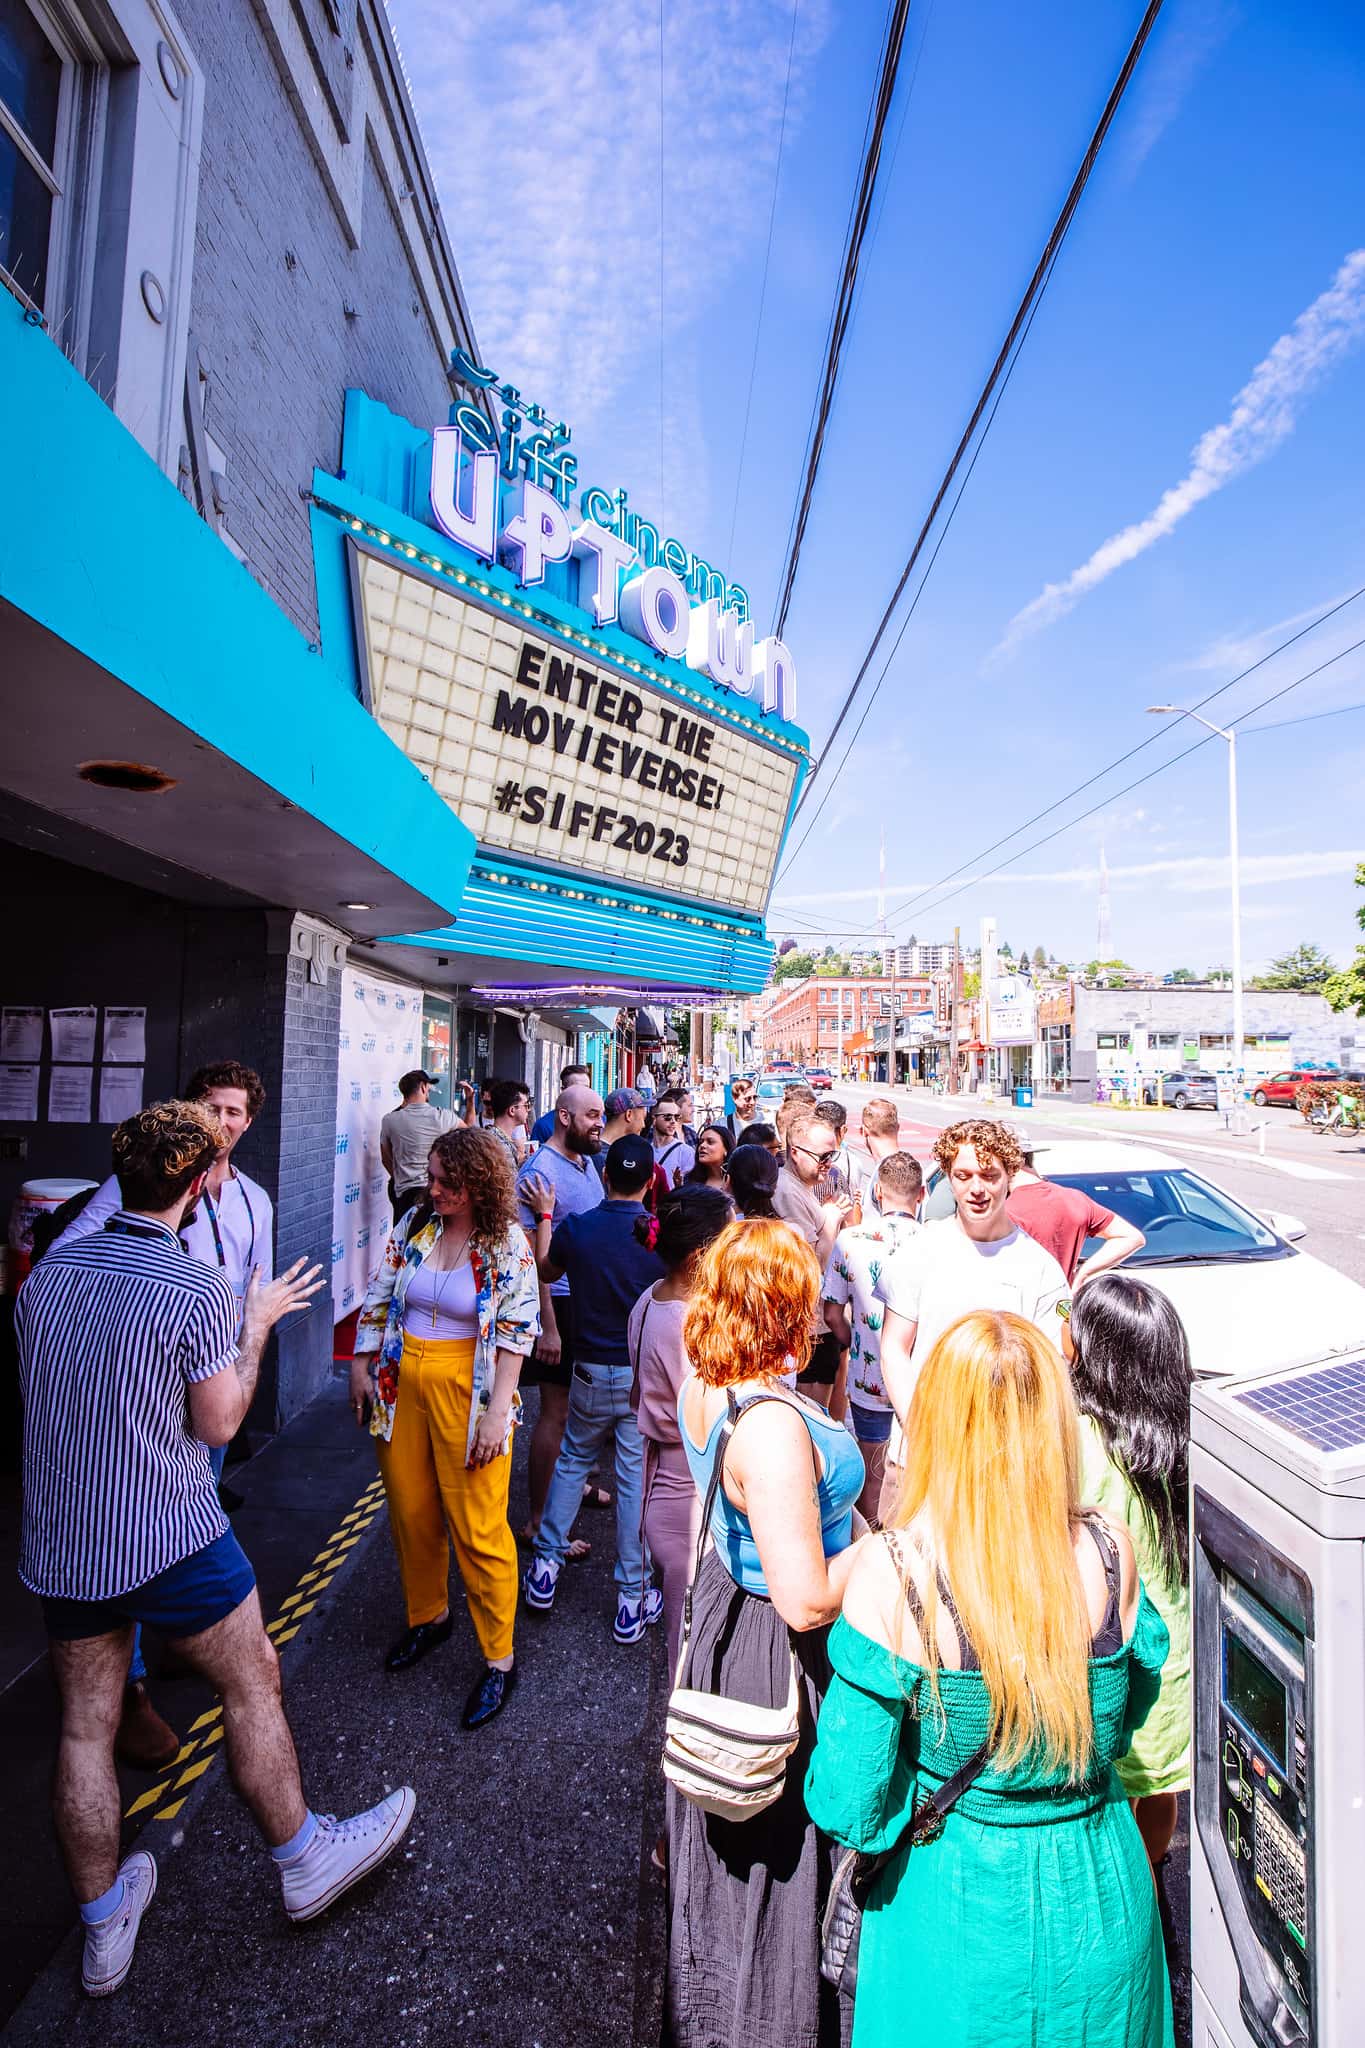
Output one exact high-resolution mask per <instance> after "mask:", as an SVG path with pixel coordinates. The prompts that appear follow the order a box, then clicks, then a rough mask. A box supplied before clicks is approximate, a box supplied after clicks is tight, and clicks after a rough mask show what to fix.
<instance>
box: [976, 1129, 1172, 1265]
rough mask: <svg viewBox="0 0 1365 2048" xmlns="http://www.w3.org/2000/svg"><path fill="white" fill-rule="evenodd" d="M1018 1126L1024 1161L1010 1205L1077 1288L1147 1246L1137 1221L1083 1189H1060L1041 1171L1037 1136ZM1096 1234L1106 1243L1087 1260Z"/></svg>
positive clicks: (1021, 1224) (1016, 1218) (1021, 1225)
mask: <svg viewBox="0 0 1365 2048" xmlns="http://www.w3.org/2000/svg"><path fill="white" fill-rule="evenodd" d="M1013 1130H1014V1135H1015V1138H1016V1139H1017V1140H1018V1144H1019V1149H1020V1151H1021V1152H1022V1153H1023V1155H1024V1164H1023V1166H1022V1167H1021V1168H1020V1170H1019V1172H1018V1173H1016V1174H1015V1176H1014V1179H1013V1181H1012V1183H1011V1185H1010V1192H1009V1200H1008V1201H1007V1202H1006V1204H1005V1206H1006V1208H1007V1209H1008V1210H1009V1213H1010V1215H1011V1216H1012V1217H1013V1218H1014V1221H1015V1222H1016V1223H1017V1224H1018V1225H1019V1228H1020V1229H1021V1230H1026V1231H1027V1232H1028V1234H1029V1236H1030V1237H1031V1238H1033V1239H1034V1240H1035V1242H1036V1243H1038V1244H1040V1245H1042V1246H1043V1248H1044V1250H1046V1251H1050V1252H1051V1254H1052V1256H1053V1258H1054V1259H1055V1260H1056V1261H1057V1264H1058V1265H1059V1266H1060V1267H1061V1269H1062V1271H1063V1272H1064V1273H1065V1274H1066V1277H1067V1279H1068V1280H1069V1281H1070V1282H1071V1284H1072V1286H1073V1287H1080V1286H1082V1285H1083V1284H1084V1282H1085V1281H1087V1280H1092V1279H1093V1278H1094V1276H1095V1275H1096V1273H1103V1272H1104V1271H1105V1270H1106V1268H1107V1267H1109V1266H1117V1265H1120V1264H1121V1263H1122V1262H1123V1260H1124V1259H1128V1258H1131V1257H1132V1255H1133V1253H1134V1252H1140V1251H1141V1250H1142V1247H1143V1246H1144V1245H1145V1244H1146V1242H1147V1240H1146V1238H1145V1237H1144V1236H1143V1234H1142V1232H1141V1231H1140V1230H1139V1229H1137V1227H1136V1226H1135V1225H1134V1224H1132V1223H1125V1222H1124V1220H1123V1218H1122V1217H1121V1216H1116V1215H1115V1214H1114V1212H1113V1210H1112V1209H1105V1208H1102V1207H1101V1205H1100V1204H1099V1203H1098V1202H1096V1201H1093V1200H1092V1199H1091V1197H1090V1196H1089V1195H1083V1194H1082V1193H1081V1191H1080V1189H1079V1188H1059V1187H1056V1186H1054V1184H1053V1183H1052V1182H1051V1181H1050V1180H1044V1179H1043V1177H1042V1175H1041V1174H1040V1173H1037V1172H1035V1171H1034V1165H1033V1141H1032V1139H1031V1138H1030V1137H1029V1135H1028V1133H1027V1131H1021V1130H1020V1128H1019V1126H1018V1125H1017V1124H1015V1125H1014V1126H1013ZM1091 1237H1098V1238H1100V1239H1102V1240H1103V1242H1102V1243H1101V1244H1100V1245H1099V1246H1098V1247H1097V1248H1096V1249H1095V1250H1094V1251H1093V1252H1092V1253H1091V1254H1090V1257H1089V1258H1088V1259H1086V1260H1084V1261H1082V1259H1081V1253H1082V1251H1083V1250H1084V1249H1085V1243H1086V1240H1087V1238H1091Z"/></svg>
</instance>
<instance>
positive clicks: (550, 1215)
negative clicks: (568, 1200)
mask: <svg viewBox="0 0 1365 2048" xmlns="http://www.w3.org/2000/svg"><path fill="white" fill-rule="evenodd" d="M554 1220H555V1217H554V1210H553V1209H550V1210H548V1211H547V1212H546V1214H545V1215H544V1216H537V1218H536V1222H537V1223H553V1222H554Z"/></svg>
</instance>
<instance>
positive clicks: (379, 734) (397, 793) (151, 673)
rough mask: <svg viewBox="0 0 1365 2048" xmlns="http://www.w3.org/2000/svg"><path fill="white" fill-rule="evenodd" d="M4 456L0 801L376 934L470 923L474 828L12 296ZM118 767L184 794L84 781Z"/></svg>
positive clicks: (1, 354) (6, 302) (2, 314)
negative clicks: (167, 782)
mask: <svg viewBox="0 0 1365 2048" xmlns="http://www.w3.org/2000/svg"><path fill="white" fill-rule="evenodd" d="M0 448H3V451H4V455H3V462H4V490H3V494H0V604H3V606H5V607H8V608H9V609H8V610H6V611H5V613H4V616H3V619H0V630H3V631H4V633H5V637H6V645H7V659H6V662H5V663H4V664H3V676H2V677H0V710H2V714H3V717H4V720H5V729H6V741H7V744H6V747H5V749H4V765H3V767H0V786H3V787H5V788H8V789H9V790H11V791H13V792H14V794H15V795H17V796H19V797H20V798H22V799H24V800H25V801H26V802H28V803H31V804H35V805H38V806H40V807H41V808H43V809H44V810H48V811H52V812H55V813H57V814H58V815H59V816H61V817H64V818H67V819H70V820H71V821H72V822H73V823H78V824H80V825H83V826H88V827H90V828H93V829H95V830H98V831H101V832H104V833H106V834H111V835H112V836H113V837H115V838H117V839H121V840H123V841H124V842H125V843H127V844H129V845H132V846H135V847H138V848H140V849H141V850H142V851H144V852H146V853H149V854H153V855H155V856H156V857H157V858H160V859H164V860H167V861H170V862H174V863H178V864H179V865H181V866H190V867H192V868H193V869H195V870H196V871H197V872H198V873H199V874H201V875H208V876H211V877H213V878H214V879H216V880H218V881H221V882H223V883H225V884H227V885H229V886H231V887H232V888H234V889H239V890H242V891H244V892H246V894H248V895H249V896H252V897H254V898H256V899H257V900H260V901H266V902H273V903H278V904H284V905H288V906H290V907H293V908H299V909H311V910H315V911H316V912H317V913H318V914H319V915H321V916H327V917H330V918H332V919H333V920H335V921H337V922H340V923H342V924H345V925H346V926H347V927H348V928H349V929H350V930H352V931H354V932H357V933H358V934H361V935H363V936H377V935H378V934H379V933H380V932H392V931H395V930H400V931H404V932H412V931H414V930H419V929H424V928H429V927H430V926H432V925H433V924H436V923H439V922H440V921H441V920H442V919H443V918H448V917H450V916H452V915H453V914H455V913H456V912H457V911H458V909H459V907H460V904H461V899H462V895H463V890H464V885H465V882H466V879H467V877H468V874H469V870H470V864H471V861H472V858H473V852H474V840H473V835H472V834H471V833H470V831H469V830H468V828H467V827H466V826H465V825H463V824H462V823H461V822H460V820H459V818H458V817H456V816H455V814H454V813H453V812H452V811H451V810H450V809H449V808H448V806H447V805H446V804H445V803H444V802H443V801H442V800H441V798H440V797H439V796H438V795H437V794H436V792H435V791H434V790H433V789H432V788H431V786H430V785H429V784H428V782H427V781H426V780H425V779H424V777H423V776H422V774H421V773H420V771H419V770H418V769H417V768H416V767H415V766H414V764H413V763H412V762H410V761H409V760H408V759H407V757H406V756H405V755H404V754H403V753H402V751H401V750H400V749H399V748H398V747H396V746H395V745H394V744H393V743H392V741H391V740H390V739H389V738H388V736H387V734H385V733H384V732H383V731H382V730H381V729H380V727H379V726H378V725H376V723H375V721H374V720H373V719H372V718H371V717H370V716H369V714H368V713H367V712H366V711H365V709H364V708H363V706H362V705H361V704H360V702H359V701H358V699H357V697H356V695H355V692H354V689H353V688H352V687H351V686H350V684H349V681H348V679H347V674H346V669H347V668H348V666H349V663H348V662H346V661H343V672H342V673H341V674H338V673H337V672H336V671H335V670H334V669H333V668H332V667H331V666H330V665H329V660H328V659H324V656H323V654H322V653H320V652H319V651H318V650H317V649H316V648H310V646H309V645H308V643H307V642H306V641H305V640H304V638H303V636H302V635H301V634H300V633H299V631H298V630H297V628H296V627H295V626H294V625H292V624H291V623H290V621H289V620H288V619H287V618H286V616H285V615H284V613H283V612H282V611H281V610H280V608H279V606H278V605H277V604H276V603H275V602H274V601H273V600H272V599H271V598H270V597H269V596H268V595H267V594H266V592H265V591H264V590H263V589H262V588H261V587H260V585H259V584H258V583H256V582H255V580H254V579H253V577H252V576H251V575H250V574H249V572H248V571H247V570H246V569H245V568H244V567H243V566H242V565H241V564H240V563H239V562H238V561H237V560H236V559H235V558H234V556H233V555H232V554H231V553H230V552H229V550H228V549H227V547H226V546H225V545H224V544H223V542H222V540H221V539H219V537H218V536H217V534H216V533H214V532H213V531H212V529H211V528H210V527H209V526H208V525H207V524H206V523H205V522H204V521H203V520H202V519H201V518H200V517H199V516H198V514H197V513H196V512H195V511H194V509H193V508H192V507H191V506H190V505H189V504H188V503H187V501H186V500H185V499H184V498H183V497H182V496H181V494H180V492H179V491H178V490H177V489H176V488H175V486H174V484H173V483H172V482H171V481H170V479H169V478H167V477H166V476H165V475H163V473H162V472H161V471H160V470H159V469H158V468H157V466H156V464H155V463H154V462H153V461H152V460H151V459H150V457H149V456H147V455H146V454H145V453H144V451H143V450H142V448H141V447H140V446H139V445H138V443H137V442H136V441H135V440H134V439H133V437H132V435H131V434H130V433H128V432H127V431H126V430H125V428H124V427H123V426H122V425H121V424H120V422H119V421H118V419H117V418H116V417H115V415H114V414H113V413H112V412H111V411H110V410H109V408H108V407H107V406H106V405H105V404H104V403H103V401H102V400H101V399H100V398H99V397H98V396H97V395H96V394H95V392H94V391H93V390H92V389H91V388H90V386H89V385H88V384H87V383H86V382H85V381H84V379H83V378H82V377H81V376H80V375H79V374H78V373H77V371H76V370H75V369H74V367H73V366H72V364H71V363H70V362H68V361H67V359H66V357H65V356H64V355H63V354H62V352H61V350H60V349H59V348H57V347H56V346H55V344H54V343H53V342H52V340H51V339H50V338H49V337H48V335H47V334H46V333H45V332H44V331H43V330H42V328H41V327H39V326H36V325H34V324H32V323H31V322H29V321H28V320H26V318H25V315H24V311H23V308H22V307H21V306H20V305H19V304H18V303H17V302H16V301H14V300H13V299H11V298H10V296H9V295H8V294H7V293H5V292H0ZM298 517H299V521H300V526H301V532H306V530H307V528H306V521H307V517H308V515H307V512H306V509H305V507H304V506H303V504H302V503H300V505H299V507H298ZM106 756H113V757H117V758H120V759H129V758H132V759H136V760H138V761H141V762H145V763H147V764H149V765H151V766H153V767H156V768H158V769H160V770H162V771H164V772H165V773H166V774H167V775H169V776H170V777H171V778H172V780H173V787H171V788H170V789H168V790H167V791H166V792H165V793H164V794H161V795H157V796H154V797H145V796H130V795H129V794H128V793H127V792H126V791H122V790H120V791H112V792H111V791H110V790H108V789H96V788H92V787H91V785H90V784H89V783H88V782H85V781H82V780H81V779H80V777H79V775H78V772H77V771H78V768H79V766H80V764H81V762H82V761H83V760H89V759H90V758H91V757H100V758H103V757H106ZM54 850H57V851H60V847H58V848H56V849H54ZM343 899H350V900H351V901H354V902H360V903H363V904H364V905H366V906H368V907H367V908H363V909H344V910H343V909H342V907H341V905H342V901H343Z"/></svg>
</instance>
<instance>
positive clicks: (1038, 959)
mask: <svg viewBox="0 0 1365 2048" xmlns="http://www.w3.org/2000/svg"><path fill="white" fill-rule="evenodd" d="M1033 964H1034V966H1035V967H1046V966H1047V954H1046V953H1045V952H1044V951H1043V949H1042V947H1041V946H1035V947H1034V949H1033Z"/></svg>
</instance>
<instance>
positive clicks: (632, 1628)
mask: <svg viewBox="0 0 1365 2048" xmlns="http://www.w3.org/2000/svg"><path fill="white" fill-rule="evenodd" d="M663 1611H664V1596H663V1594H662V1593H661V1592H660V1591H659V1589H658V1587H657V1586H649V1587H647V1588H646V1590H645V1595H644V1598H643V1599H642V1600H627V1598H626V1596H625V1594H624V1593H623V1594H622V1595H621V1597H620V1599H619V1600H618V1601H617V1603H616V1625H615V1627H614V1628H613V1629H612V1634H613V1635H614V1636H615V1638H616V1640H617V1642H618V1643H638V1642H639V1640H640V1638H641V1637H642V1636H643V1634H644V1632H645V1630H646V1629H647V1628H653V1626H654V1624H655V1622H656V1621H661V1620H662V1619H663Z"/></svg>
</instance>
